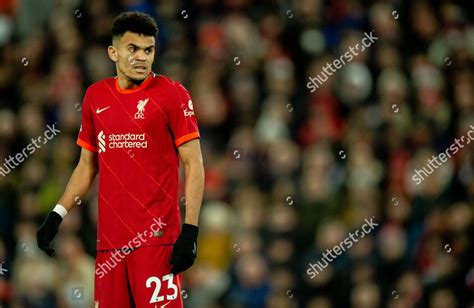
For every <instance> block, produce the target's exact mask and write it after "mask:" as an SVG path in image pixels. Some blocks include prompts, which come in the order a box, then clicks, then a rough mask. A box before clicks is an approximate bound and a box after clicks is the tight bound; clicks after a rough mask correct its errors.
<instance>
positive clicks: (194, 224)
mask: <svg viewBox="0 0 474 308" xmlns="http://www.w3.org/2000/svg"><path fill="white" fill-rule="evenodd" d="M178 151H179V155H180V157H181V159H182V160H183V163H184V167H185V176H186V177H185V184H184V185H185V186H184V193H185V196H186V215H185V219H184V224H183V228H182V230H181V234H180V235H179V237H178V240H177V241H176V243H175V244H174V248H173V252H172V254H171V260H170V263H171V264H173V268H172V269H171V273H173V274H177V273H180V272H183V271H185V270H187V269H188V268H189V267H191V266H192V265H193V263H194V259H195V258H196V256H197V235H198V230H199V228H198V221H199V212H200V210H201V203H202V196H203V192H204V166H203V160H202V154H201V146H200V143H199V139H194V140H191V141H188V142H186V143H184V144H183V145H181V146H180V147H178Z"/></svg>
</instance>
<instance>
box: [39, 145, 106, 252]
mask: <svg viewBox="0 0 474 308" xmlns="http://www.w3.org/2000/svg"><path fill="white" fill-rule="evenodd" d="M97 172H98V168H97V153H94V152H91V151H88V150H86V149H84V148H83V149H82V151H81V157H80V159H79V163H78V164H77V166H76V168H75V169H74V172H73V173H72V175H71V178H70V179H69V182H68V184H67V187H66V190H65V191H64V194H63V195H62V197H61V198H60V199H59V201H58V204H57V205H56V207H55V208H54V209H53V210H52V211H51V212H50V213H49V214H48V216H47V217H46V219H45V221H44V222H43V224H42V225H41V227H40V228H39V229H38V232H37V233H36V240H37V242H38V247H39V248H40V249H41V250H43V251H44V252H45V253H46V254H47V255H49V256H50V257H51V256H53V254H54V249H53V248H52V247H51V242H52V241H53V239H54V237H55V236H56V234H57V233H58V229H59V225H60V224H61V222H62V220H63V218H64V216H65V215H66V214H67V212H68V211H70V210H71V209H72V208H73V207H74V205H75V204H76V202H77V200H79V199H80V198H82V197H83V196H84V195H85V194H86V193H87V192H88V191H89V189H90V187H91V185H92V182H93V181H94V179H95V176H96V175H97ZM78 198H79V199H78Z"/></svg>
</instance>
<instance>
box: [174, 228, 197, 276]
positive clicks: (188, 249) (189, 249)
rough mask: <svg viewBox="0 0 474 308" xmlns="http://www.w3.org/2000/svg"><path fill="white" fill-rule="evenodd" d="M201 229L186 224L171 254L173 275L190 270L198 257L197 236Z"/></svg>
mask: <svg viewBox="0 0 474 308" xmlns="http://www.w3.org/2000/svg"><path fill="white" fill-rule="evenodd" d="M198 231H199V227H197V226H194V225H190V224H184V225H183V228H182V230H181V234H180V235H179V237H178V239H177V240H176V243H175V244H174V247H173V252H172V253H171V259H170V263H171V264H172V265H173V267H172V268H171V273H172V274H178V273H181V272H184V271H185V270H187V269H188V268H190V267H191V266H192V265H193V263H194V259H196V256H197V236H198Z"/></svg>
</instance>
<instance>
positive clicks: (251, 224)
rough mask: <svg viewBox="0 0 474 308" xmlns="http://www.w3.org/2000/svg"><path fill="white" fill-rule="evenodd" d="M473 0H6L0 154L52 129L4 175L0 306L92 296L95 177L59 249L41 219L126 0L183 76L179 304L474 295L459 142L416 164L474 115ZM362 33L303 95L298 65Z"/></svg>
mask: <svg viewBox="0 0 474 308" xmlns="http://www.w3.org/2000/svg"><path fill="white" fill-rule="evenodd" d="M468 2H469V1H466V2H465V4H463V2H460V3H456V1H437V0H435V1H421V0H415V1H397V0H393V1H362V0H349V1H344V0H327V1H321V0H258V1H257V0H253V1H252V0H188V1H167V0H161V1H158V0H156V1H149V0H117V1H112V0H110V1H107V0H84V1H80V0H42V1H37V0H21V1H20V0H18V1H15V0H2V1H0V159H1V163H2V164H3V162H4V160H5V159H6V158H8V156H9V155H12V156H14V155H15V153H20V152H21V151H22V149H23V148H24V147H25V146H26V145H27V144H28V143H29V142H30V140H31V138H35V137H37V136H39V135H42V134H43V132H44V131H45V130H46V128H47V125H53V124H54V123H58V127H59V129H60V130H61V133H60V134H59V135H58V136H56V137H55V138H54V139H53V140H50V141H49V142H48V143H47V144H45V145H44V146H42V147H41V148H40V149H38V150H37V151H36V152H35V153H34V154H33V155H31V156H30V157H28V158H27V159H26V160H25V161H23V162H22V163H21V165H19V166H18V167H16V168H15V169H13V170H12V171H11V172H10V173H8V174H6V175H5V176H0V191H1V194H0V262H1V263H0V264H1V269H2V271H1V273H0V274H1V275H0V306H1V307H14V308H20V307H93V305H94V303H93V279H94V262H95V261H94V257H95V254H96V252H95V243H96V222H97V197H96V196H97V185H94V187H93V189H92V190H91V191H90V193H89V194H88V196H87V198H83V199H82V200H81V199H78V200H76V201H77V202H76V203H77V204H78V206H77V207H76V208H75V209H74V210H73V211H71V212H70V213H69V214H68V215H67V216H66V218H65V220H64V222H63V224H62V225H61V229H60V235H59V236H58V238H57V240H56V243H55V244H56V248H57V257H55V258H53V259H51V258H48V257H47V256H46V255H45V254H43V253H42V252H41V251H39V250H38V248H37V247H36V241H35V232H36V229H37V228H38V226H39V224H40V222H41V221H42V220H43V219H44V217H45V215H46V214H47V213H48V211H50V210H51V209H52V207H53V206H54V205H55V204H56V202H57V200H58V199H59V197H60V196H61V194H62V192H63V191H64V189H65V187H66V184H67V181H68V179H69V177H70V175H71V172H72V170H73V168H74V167H75V164H76V163H77V160H78V156H79V152H80V148H79V147H78V146H77V145H76V144H75V141H76V138H77V134H78V130H79V126H80V119H81V102H82V98H83V95H84V92H85V90H86V88H87V87H88V86H89V85H90V84H91V83H93V82H96V81H98V80H100V79H102V78H105V77H110V76H114V75H115V67H114V66H113V63H112V62H111V61H110V60H109V58H108V56H107V53H106V47H107V46H108V45H109V44H110V27H111V22H112V20H113V18H114V17H115V16H116V15H117V14H118V13H120V12H122V11H127V10H131V11H135V10H138V11H142V12H146V13H149V14H151V15H152V16H153V17H154V18H155V19H156V21H157V23H158V26H159V28H160V33H159V38H158V40H157V42H158V53H157V56H156V60H155V65H154V71H155V72H156V73H159V74H163V75H166V76H168V77H170V78H172V79H174V80H178V81H181V82H182V83H183V84H184V85H185V86H186V87H187V89H188V90H189V91H190V93H191V95H192V97H193V102H194V107H195V111H196V115H197V117H198V123H199V128H200V131H201V135H202V139H201V146H202V150H203V157H204V165H205V170H206V184H205V196H204V202H203V208H202V214H201V221H200V236H199V243H198V247H199V248H198V259H197V263H196V264H195V265H194V266H193V267H192V268H191V269H190V270H189V271H187V272H186V273H185V274H184V275H183V294H182V295H183V298H184V303H185V307H211V308H212V307H216V308H217V307H272V308H273V307H276V308H279V307H281V308H284V307H308V308H335V307H360V308H372V307H374V308H375V307H392V308H398V307H400V308H402V307H403V308H406V307H433V308H444V307H446V308H448V307H471V306H473V305H474V295H473V294H474V219H473V213H474V151H473V146H472V144H473V143H470V144H465V145H464V147H463V148H460V150H459V151H458V152H457V153H456V155H454V156H453V157H452V158H450V159H449V160H448V161H447V162H445V163H444V164H443V165H442V166H440V167H439V168H437V169H436V170H434V172H432V174H430V175H429V176H428V177H427V178H426V179H424V180H423V181H422V183H420V184H419V185H417V184H416V183H415V182H414V181H413V179H412V176H413V174H414V170H415V169H421V168H422V167H423V166H425V165H426V162H427V160H428V159H430V158H431V157H432V156H433V155H435V156H436V155H438V153H441V152H445V150H446V149H447V148H448V147H449V145H451V144H452V143H453V142H454V138H455V137H459V136H461V135H465V134H466V131H468V130H469V129H470V128H469V125H474V99H473V98H474V91H473V85H474V75H473V71H474V70H473V67H474V66H473V64H474V62H473V60H474V27H473V25H472V18H473V16H472V14H473V12H474V10H473V9H472V3H470V4H469V3H468ZM370 31H374V33H375V35H376V36H377V37H378V40H377V41H376V42H375V43H374V44H373V45H372V46H370V48H368V49H367V50H366V51H364V52H363V53H360V54H359V55H358V56H356V57H354V59H353V60H352V61H351V62H350V63H348V64H346V65H344V66H343V67H342V68H341V69H339V70H338V71H337V72H336V73H334V74H333V75H332V76H331V77H329V79H328V80H327V81H326V82H325V83H324V84H323V85H322V86H321V87H319V89H317V90H316V91H314V92H313V93H311V92H310V91H309V89H308V88H307V87H306V84H307V83H308V81H309V79H308V78H309V77H310V76H316V75H318V74H320V73H321V71H322V67H323V66H324V65H325V64H326V63H331V62H332V61H333V60H334V59H337V58H339V57H340V56H341V54H342V53H343V52H345V51H346V50H348V47H349V46H354V44H355V43H357V42H360V41H361V39H362V38H363V36H364V32H370ZM181 179H182V180H183V176H181ZM183 195H184V194H183V191H182V190H181V196H183ZM181 200H182V199H181ZM182 203H184V202H182ZM181 206H184V205H183V204H182V205H181ZM371 217H375V219H374V221H376V222H378V223H379V226H378V227H376V229H375V230H374V231H372V232H371V233H370V234H369V235H367V236H365V237H364V238H361V239H359V241H358V242H357V243H355V244H354V245H353V247H351V248H350V249H348V250H347V251H346V252H344V253H342V254H341V255H340V256H338V257H337V258H336V259H335V260H334V261H333V262H331V263H330V264H329V265H328V266H327V268H325V269H324V271H322V272H320V273H319V274H318V275H317V276H316V277H314V278H313V279H311V277H310V276H309V275H308V273H307V270H308V268H309V263H316V262H317V261H318V260H320V259H321V256H322V253H323V252H324V251H326V249H328V248H331V247H333V246H334V245H337V244H338V243H340V242H341V241H343V240H344V239H345V238H346V237H347V236H348V234H349V232H351V231H353V230H355V229H359V228H360V227H361V225H362V224H363V223H364V219H366V218H368V219H370V218H371Z"/></svg>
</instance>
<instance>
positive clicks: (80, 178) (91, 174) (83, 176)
mask: <svg viewBox="0 0 474 308" xmlns="http://www.w3.org/2000/svg"><path fill="white" fill-rule="evenodd" d="M97 172H98V166H97V153H95V152H91V151H89V150H86V149H84V148H82V150H81V157H80V158H79V163H78V164H77V166H76V168H75V169H74V172H73V173H72V175H71V178H70V179H69V182H68V184H67V186H66V190H65V191H64V194H63V195H62V197H61V198H60V199H59V201H58V204H60V205H62V206H63V207H64V208H65V209H66V211H68V212H69V211H70V210H71V209H72V208H73V207H74V206H75V205H76V202H77V200H78V199H77V198H78V197H79V199H80V198H82V197H83V196H84V195H85V194H86V193H87V192H88V191H89V189H90V187H91V185H92V182H94V179H95V176H96V175H97Z"/></svg>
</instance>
